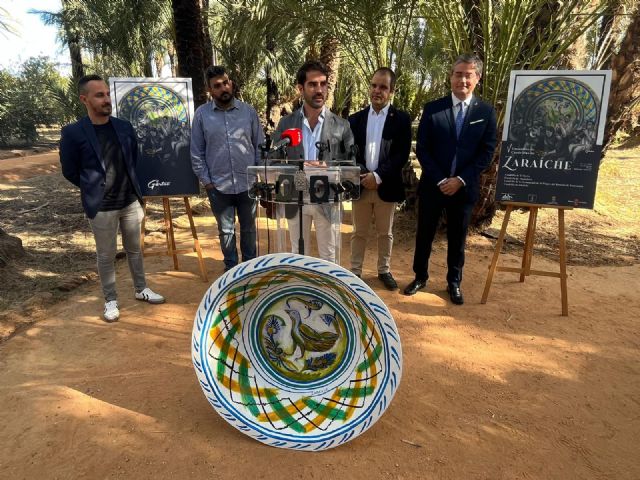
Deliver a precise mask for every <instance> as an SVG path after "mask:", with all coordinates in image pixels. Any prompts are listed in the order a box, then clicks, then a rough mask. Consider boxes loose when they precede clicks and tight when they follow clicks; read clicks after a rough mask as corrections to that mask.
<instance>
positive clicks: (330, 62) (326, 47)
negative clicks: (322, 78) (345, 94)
mask: <svg viewBox="0 0 640 480" xmlns="http://www.w3.org/2000/svg"><path fill="white" fill-rule="evenodd" d="M320 61H321V62H322V63H324V64H325V65H326V66H327V70H328V71H329V78H327V101H326V102H325V104H326V105H327V108H332V107H333V97H334V92H335V89H336V84H337V82H338V70H339V68H340V41H339V40H338V39H337V38H335V37H332V36H328V37H325V38H324V39H323V40H322V44H321V45H320ZM338 113H340V112H338Z"/></svg>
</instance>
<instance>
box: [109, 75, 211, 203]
mask: <svg viewBox="0 0 640 480" xmlns="http://www.w3.org/2000/svg"><path fill="white" fill-rule="evenodd" d="M109 84H110V87H111V97H112V99H113V110H114V113H113V114H114V115H115V116H116V117H118V118H121V119H124V120H127V121H129V122H131V124H132V125H133V128H134V129H135V131H136V136H137V138H138V148H139V155H138V164H137V166H136V174H137V176H138V180H139V181H140V188H141V190H142V195H143V196H145V197H159V196H162V197H165V196H176V197H184V196H189V195H197V194H198V193H199V191H200V190H199V185H198V178H197V177H196V176H195V174H194V173H193V170H192V169H191V156H190V152H189V149H190V141H191V122H192V119H193V90H192V87H191V79H190V78H140V77H114V78H111V79H110V80H109Z"/></svg>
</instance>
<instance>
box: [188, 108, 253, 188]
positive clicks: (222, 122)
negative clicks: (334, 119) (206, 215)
mask: <svg viewBox="0 0 640 480" xmlns="http://www.w3.org/2000/svg"><path fill="white" fill-rule="evenodd" d="M263 141H264V132H263V131H262V125H261V124H260V120H259V119H258V114H257V113H256V111H255V110H254V109H253V107H251V106H250V105H248V104H246V103H244V102H241V101H240V100H238V99H234V100H233V104H232V106H231V107H230V108H229V109H227V110H222V109H220V108H218V106H217V105H216V103H215V102H213V101H212V102H209V103H206V104H204V105H201V106H200V107H198V109H197V110H196V113H195V115H194V119H193V125H192V127H191V166H192V168H193V171H194V173H195V174H196V175H197V176H198V178H199V179H200V181H201V182H202V184H203V185H207V184H209V183H212V184H213V185H214V187H215V188H216V189H217V190H218V191H220V192H222V193H227V194H231V193H242V192H246V191H247V190H249V185H248V181H247V167H249V166H250V165H258V164H259V162H260V148H259V147H258V146H259V145H260V144H261V143H262V142H263Z"/></svg>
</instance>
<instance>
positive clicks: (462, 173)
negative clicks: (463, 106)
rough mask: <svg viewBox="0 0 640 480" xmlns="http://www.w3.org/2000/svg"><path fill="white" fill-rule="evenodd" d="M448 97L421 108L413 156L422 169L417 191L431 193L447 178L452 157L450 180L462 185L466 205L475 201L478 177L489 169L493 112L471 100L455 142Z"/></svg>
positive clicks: (488, 107) (449, 97)
mask: <svg viewBox="0 0 640 480" xmlns="http://www.w3.org/2000/svg"><path fill="white" fill-rule="evenodd" d="M452 108H453V101H452V99H451V95H447V96H446V97H443V98H440V99H438V100H434V101H433V102H429V103H427V104H426V105H425V106H424V111H423V112H422V118H421V119H420V125H419V127H418V137H417V142H416V155H417V156H418V161H419V162H420V165H421V166H422V175H421V176H420V187H419V188H420V189H433V188H436V184H437V183H438V182H440V180H442V179H443V178H447V177H449V176H451V163H452V161H453V157H454V156H456V170H455V172H454V176H459V177H460V178H462V179H463V180H464V182H465V183H466V187H463V188H464V189H465V192H466V195H467V202H468V203H474V202H475V201H476V200H477V199H478V193H479V183H480V174H481V173H482V171H483V170H484V169H485V168H487V167H488V166H489V163H490V162H491V157H492V156H493V152H494V150H495V148H496V111H495V110H494V108H493V107H492V106H491V105H489V104H488V103H485V102H483V101H482V100H480V99H478V98H477V97H475V96H474V97H473V99H472V101H471V105H470V106H469V110H468V111H467V115H466V117H465V120H464V124H463V126H462V131H461V132H460V138H456V124H455V119H454V117H453V110H452Z"/></svg>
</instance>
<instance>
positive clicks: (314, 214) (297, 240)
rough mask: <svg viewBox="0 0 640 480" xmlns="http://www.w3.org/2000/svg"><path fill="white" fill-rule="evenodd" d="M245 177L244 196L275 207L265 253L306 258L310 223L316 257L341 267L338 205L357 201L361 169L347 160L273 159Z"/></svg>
mask: <svg viewBox="0 0 640 480" xmlns="http://www.w3.org/2000/svg"><path fill="white" fill-rule="evenodd" d="M266 163H268V162H266ZM247 175H248V181H249V185H250V186H251V187H250V190H249V196H250V197H252V198H255V199H257V200H261V201H263V202H267V203H268V204H271V205H272V206H273V207H274V211H275V231H274V232H273V233H274V235H275V242H274V243H275V245H273V246H272V245H271V242H269V248H270V251H269V252H268V253H284V252H293V253H300V254H303V255H304V254H308V252H309V251H310V248H309V247H310V240H311V238H312V235H309V231H310V225H309V224H310V222H311V219H313V223H314V225H315V228H316V231H315V238H316V240H317V243H318V251H319V252H320V256H321V257H322V258H324V259H325V260H329V261H332V262H334V263H338V264H339V263H340V256H341V252H340V250H341V245H342V240H341V226H342V217H343V208H342V203H343V202H345V201H349V200H356V199H358V198H359V197H360V167H358V166H356V165H355V163H354V162H346V161H341V162H323V161H303V160H295V161H291V160H289V161H287V160H284V161H283V160H276V161H273V162H272V163H271V164H265V165H261V166H252V167H249V168H248V170H247ZM271 233H272V232H271V231H270V228H268V234H269V235H270V234H271Z"/></svg>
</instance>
